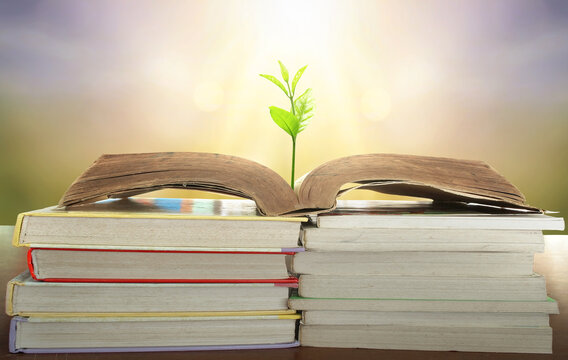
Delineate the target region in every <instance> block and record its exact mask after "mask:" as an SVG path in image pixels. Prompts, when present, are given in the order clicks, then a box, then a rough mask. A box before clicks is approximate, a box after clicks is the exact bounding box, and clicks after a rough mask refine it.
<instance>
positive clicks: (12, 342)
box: [8, 316, 27, 353]
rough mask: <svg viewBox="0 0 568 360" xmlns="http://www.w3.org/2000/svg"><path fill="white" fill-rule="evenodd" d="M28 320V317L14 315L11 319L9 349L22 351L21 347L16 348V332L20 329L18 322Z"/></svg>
mask: <svg viewBox="0 0 568 360" xmlns="http://www.w3.org/2000/svg"><path fill="white" fill-rule="evenodd" d="M23 321H27V319H26V318H22V317H19V316H14V317H13V318H12V320H11V321H10V334H9V335H8V351H10V352H11V353H18V352H22V350H21V349H18V348H16V332H17V331H18V323H20V322H23Z"/></svg>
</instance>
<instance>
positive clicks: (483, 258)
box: [291, 251, 534, 276]
mask: <svg viewBox="0 0 568 360" xmlns="http://www.w3.org/2000/svg"><path fill="white" fill-rule="evenodd" d="M533 260H534V254H533V253H528V252H520V253H507V252H480V251H479V252H457V251H422V252H419V251H382V252H378V251H374V252H371V251H368V252H355V251H321V252H318V251H308V252H304V253H298V254H296V255H295V256H294V257H293V260H292V266H291V269H292V271H293V272H295V273H298V274H312V275H334V274H336V275H429V276H528V275H532V273H533Z"/></svg>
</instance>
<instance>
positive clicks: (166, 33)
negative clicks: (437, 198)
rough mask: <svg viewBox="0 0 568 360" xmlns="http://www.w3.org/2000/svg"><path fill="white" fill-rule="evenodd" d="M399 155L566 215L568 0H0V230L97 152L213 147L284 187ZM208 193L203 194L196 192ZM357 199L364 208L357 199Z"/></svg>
mask: <svg viewBox="0 0 568 360" xmlns="http://www.w3.org/2000/svg"><path fill="white" fill-rule="evenodd" d="M277 60H281V61H282V62H283V63H284V64H285V65H286V66H287V67H288V69H289V71H290V72H291V73H292V74H294V73H295V72H296V70H297V69H298V68H300V67H301V66H303V65H306V64H308V65H309V66H308V68H307V70H306V72H305V73H304V75H303V77H302V79H301V81H300V82H299V84H298V90H297V92H298V94H299V91H302V92H303V90H304V89H305V88H306V87H311V88H313V92H314V96H315V99H316V106H317V109H316V115H315V117H314V118H313V119H312V123H311V124H310V126H308V127H307V129H306V130H305V131H304V132H302V133H301V134H300V135H299V137H298V143H297V159H296V166H297V167H296V174H298V175H301V174H303V173H305V172H307V171H309V170H310V169H312V168H314V167H316V166H317V165H319V164H321V163H323V162H325V161H327V160H330V159H333V158H337V157H340V156H346V155H352V154H360V153H373V152H393V153H406V154H419V155H433V156H446V157H454V158H464V159H477V160H484V161H486V162H487V163H489V164H490V165H492V166H493V167H494V168H496V169H497V170H498V171H499V172H500V173H502V174H503V175H504V176H505V177H507V178H508V179H509V180H510V181H511V182H512V183H513V184H515V185H516V186H517V187H518V188H519V189H520V190H521V191H522V192H523V193H524V194H525V195H526V197H527V200H528V202H529V203H530V204H531V205H533V206H537V207H540V208H546V209H550V210H557V211H560V216H562V215H563V214H566V213H568V186H567V179H568V161H567V160H568V138H567V136H568V118H567V116H568V2H566V1H561V0H559V1H539V0H530V1H524V0H509V1H507V0H498V1H495V0H482V1H479V0H475V1H474V0H471V1H466V0H457V1H453V0H446V1H435V0H431V1H419V0H416V1H394V0H393V1H354V0H352V1H332V0H327V1H293V0H287V1H268V0H259V1H252V0H250V1H244V0H241V1H236V0H234V1H232V0H219V1H189V0H187V1H173V0H159V1H158V0H156V1H147V0H122V1H105V0H97V1H91V0H68V1H66V0H53V1H50V0H45V1H31V0H19V1H9V0H0V224H13V223H14V222H15V219H16V215H17V213H19V212H22V211H26V210H32V209H36V208H40V207H45V206H49V205H53V204H55V203H57V201H58V200H59V198H60V196H61V195H62V194H63V193H64V191H65V190H66V188H67V187H68V186H69V185H70V184H71V182H72V181H73V180H74V179H75V177H77V176H78V175H79V174H80V173H81V172H82V171H83V170H84V169H86V168H87V167H88V166H89V165H90V164H91V163H92V162H93V161H94V160H95V159H96V158H97V157H98V156H99V155H101V154H103V153H123V152H152V151H206V152H218V153H225V154H231V155H236V156H242V157H245V158H248V159H251V160H255V161H258V162H260V163H262V164H264V165H266V166H268V167H270V168H272V169H274V170H275V171H277V172H278V173H279V174H281V175H282V176H283V177H284V178H285V179H286V180H288V179H289V171H290V153H291V141H290V137H289V136H288V135H287V134H286V133H285V132H284V131H282V130H281V129H280V128H278V127H277V126H276V125H275V124H274V123H273V121H272V120H271V118H270V116H269V112H268V106H270V105H276V106H280V107H284V108H287V107H288V105H289V103H288V100H287V98H286V97H285V96H284V95H283V93H282V92H281V91H280V90H279V89H278V88H277V87H276V86H274V85H272V84H271V83H269V82H268V81H266V80H265V79H262V78H261V77H259V76H258V74H259V73H264V74H273V75H278V76H279V67H278V63H277ZM199 195H200V196H210V195H208V194H206V193H200V194H199ZM351 196H352V197H358V196H369V194H367V193H363V195H361V193H359V194H357V193H353V194H351Z"/></svg>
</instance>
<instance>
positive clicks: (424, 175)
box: [59, 152, 538, 216]
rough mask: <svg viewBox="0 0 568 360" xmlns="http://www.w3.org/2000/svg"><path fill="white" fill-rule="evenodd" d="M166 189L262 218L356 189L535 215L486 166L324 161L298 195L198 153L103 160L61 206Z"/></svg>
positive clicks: (245, 163)
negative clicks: (197, 193)
mask: <svg viewBox="0 0 568 360" xmlns="http://www.w3.org/2000/svg"><path fill="white" fill-rule="evenodd" d="M346 185H350V186H348V187H347V188H346V187H345V186H346ZM164 188H183V189H193V190H205V191H211V192H216V193H222V194H228V195H235V196H239V197H243V198H248V199H252V200H254V201H255V202H256V205H257V208H258V210H259V212H260V213H261V214H263V215H269V216H277V215H284V214H288V215H293V214H305V213H320V212H325V211H329V210H331V209H333V208H334V207H335V204H336V198H337V197H338V196H339V195H341V194H342V193H344V192H345V191H348V190H352V189H354V188H365V189H369V190H374V191H378V192H382V193H387V194H396V195H405V196H414V197H422V198H429V199H433V200H434V201H439V202H458V203H459V202H461V203H476V204H485V205H490V206H497V207H504V208H509V209H519V210H528V211H538V209H535V208H533V207H530V206H528V205H527V204H526V202H525V198H524V196H523V195H522V194H521V192H520V191H519V190H518V189H517V188H515V186H513V185H512V184H511V183H509V182H508V181H507V180H506V179H505V178H504V177H503V176H501V175H500V174H498V173H497V172H496V171H495V170H494V169H493V168H491V167H490V166H489V165H487V164H485V163H484V162H481V161H470V160H456V159H449V158H437V157H427V156H412V155H395V154H366V155H354V156H348V157H344V158H339V159H336V160H331V161H328V162H326V163H324V164H323V165H320V166H319V167H317V168H315V169H314V170H313V171H311V172H309V173H308V174H306V175H304V176H303V177H302V178H300V179H299V180H298V181H297V182H296V184H295V188H296V192H294V190H292V189H291V187H290V185H288V183H286V181H285V180H284V179H283V178H282V177H281V176H280V175H278V174H277V173H276V172H275V171H273V170H271V169H269V168H267V167H265V166H263V165H261V164H259V163H256V162H254V161H250V160H246V159H243V158H239V157H235V156H229V155H221V154H213V153H197V152H167V153H140V154H116V155H102V156H101V157H100V158H99V159H97V160H96V161H95V162H94V164H92V165H91V166H90V167H89V168H88V169H87V170H86V171H85V172H84V173H83V174H82V175H81V176H79V178H77V179H76V180H75V182H73V184H72V185H71V186H70V187H69V189H68V190H67V192H66V193H65V194H64V195H63V197H62V199H61V201H60V203H59V205H60V206H73V205H78V204H84V203H89V202H93V201H97V200H100V199H103V198H108V197H113V198H116V197H128V196H133V195H137V194H142V193H146V192H150V191H154V190H159V189H164Z"/></svg>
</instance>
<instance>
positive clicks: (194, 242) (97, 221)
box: [13, 198, 306, 252]
mask: <svg viewBox="0 0 568 360" xmlns="http://www.w3.org/2000/svg"><path fill="white" fill-rule="evenodd" d="M303 221H306V219H305V218H303V217H268V216H261V215H260V214H259V213H258V211H257V208H256V206H255V203H254V202H253V201H250V200H237V199H224V200H211V199H144V198H128V199H110V200H103V201H100V202H96V203H92V204H87V205H84V206H79V207H76V208H74V209H66V208H58V207H55V206H54V207H49V208H46V209H41V210H36V211H31V212H26V213H22V214H20V215H19V216H18V220H17V223H16V227H15V231H14V239H13V243H14V245H15V246H27V247H44V248H45V247H53V248H95V249H105V248H107V249H135V250H186V251H199V250H208V249H211V248H223V249H225V250H227V251H229V250H236V251H274V252H282V251H283V249H284V251H285V250H286V249H289V248H292V249H296V248H298V236H299V232H300V225H301V223H302V222H303Z"/></svg>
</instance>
